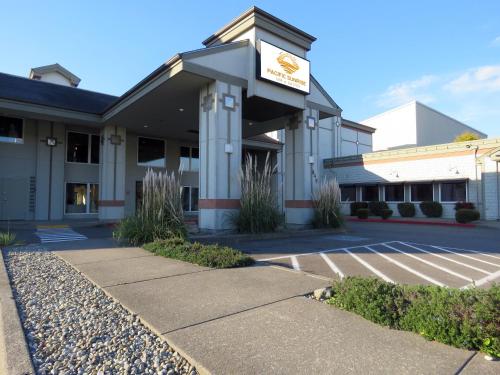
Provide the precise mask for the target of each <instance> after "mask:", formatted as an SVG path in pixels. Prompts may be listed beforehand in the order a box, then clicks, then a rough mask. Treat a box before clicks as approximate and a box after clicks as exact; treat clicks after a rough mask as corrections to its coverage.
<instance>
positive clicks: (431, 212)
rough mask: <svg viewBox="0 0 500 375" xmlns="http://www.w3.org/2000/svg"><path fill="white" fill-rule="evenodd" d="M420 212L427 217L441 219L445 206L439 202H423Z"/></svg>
mask: <svg viewBox="0 0 500 375" xmlns="http://www.w3.org/2000/svg"><path fill="white" fill-rule="evenodd" d="M420 210H421V211H422V213H423V214H424V215H425V216H427V217H441V216H443V205H442V204H441V203H439V202H431V201H426V202H421V203H420Z"/></svg>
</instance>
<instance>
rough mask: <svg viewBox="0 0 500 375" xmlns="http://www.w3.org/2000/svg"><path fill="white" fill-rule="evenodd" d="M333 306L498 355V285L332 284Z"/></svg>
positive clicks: (359, 279) (372, 280)
mask: <svg viewBox="0 0 500 375" xmlns="http://www.w3.org/2000/svg"><path fill="white" fill-rule="evenodd" d="M327 302H328V303H329V304H331V305H334V306H337V307H340V308H342V309H344V310H348V311H352V312H355V313H356V314H359V315H361V316H363V317H364V318H366V319H368V320H371V321H373V322H375V323H378V324H382V325H385V326H389V327H391V328H394V329H400V330H404V331H412V332H416V333H419V334H420V335H422V336H423V337H425V338H426V339H428V340H436V341H439V342H442V343H445V344H448V345H452V346H455V347H458V348H465V349H473V350H481V351H483V352H485V353H487V354H489V355H491V356H496V357H500V311H499V309H498V306H500V285H497V284H494V285H493V286H492V287H490V288H489V289H476V288H472V289H465V290H460V289H452V288H444V287H438V286H431V285H426V286H424V285H420V286H409V285H398V284H392V283H388V282H385V281H382V280H379V279H375V278H362V277H347V278H345V279H343V280H341V281H336V282H334V283H333V288H332V297H331V298H330V299H329V300H328V301H327Z"/></svg>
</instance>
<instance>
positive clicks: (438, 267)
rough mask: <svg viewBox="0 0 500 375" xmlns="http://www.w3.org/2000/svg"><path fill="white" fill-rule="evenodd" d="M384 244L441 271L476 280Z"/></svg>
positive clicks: (466, 279) (471, 280)
mask: <svg viewBox="0 0 500 375" xmlns="http://www.w3.org/2000/svg"><path fill="white" fill-rule="evenodd" d="M383 246H385V247H387V248H389V249H392V250H394V251H397V252H398V253H401V254H404V255H407V256H409V257H410V258H413V259H416V260H418V261H420V262H422V263H425V264H427V265H429V266H431V267H434V268H437V269H439V270H441V271H444V272H448V273H449V274H451V275H453V276H456V277H458V278H460V279H462V280H465V281H469V282H473V281H474V280H473V279H471V278H470V277H467V276H464V275H461V274H459V273H457V272H455V271H452V270H450V269H449V268H446V267H442V266H439V265H437V264H435V263H432V262H429V261H428V260H425V259H421V258H419V257H417V256H415V255H413V254H410V253H405V252H404V251H401V250H399V249H396V248H395V247H392V246H391V245H387V244H384V245H383Z"/></svg>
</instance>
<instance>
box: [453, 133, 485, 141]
mask: <svg viewBox="0 0 500 375" xmlns="http://www.w3.org/2000/svg"><path fill="white" fill-rule="evenodd" d="M478 139H480V137H479V135H478V134H476V133H473V132H463V133H462V134H459V135H457V136H456V137H455V140H454V141H453V142H467V141H476V140H478Z"/></svg>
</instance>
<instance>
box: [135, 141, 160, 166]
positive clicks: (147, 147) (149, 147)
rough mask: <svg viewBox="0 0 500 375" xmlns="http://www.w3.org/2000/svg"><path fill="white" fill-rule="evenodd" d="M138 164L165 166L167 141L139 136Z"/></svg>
mask: <svg viewBox="0 0 500 375" xmlns="http://www.w3.org/2000/svg"><path fill="white" fill-rule="evenodd" d="M137 164H138V165H140V166H144V167H158V168H164V167H165V141H164V140H163V139H153V138H144V137H139V138H138V139H137Z"/></svg>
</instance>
